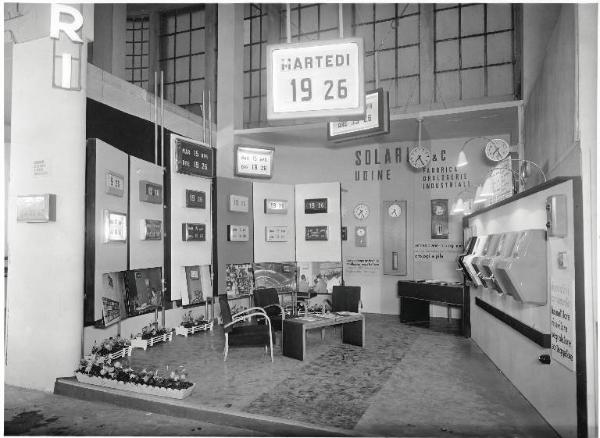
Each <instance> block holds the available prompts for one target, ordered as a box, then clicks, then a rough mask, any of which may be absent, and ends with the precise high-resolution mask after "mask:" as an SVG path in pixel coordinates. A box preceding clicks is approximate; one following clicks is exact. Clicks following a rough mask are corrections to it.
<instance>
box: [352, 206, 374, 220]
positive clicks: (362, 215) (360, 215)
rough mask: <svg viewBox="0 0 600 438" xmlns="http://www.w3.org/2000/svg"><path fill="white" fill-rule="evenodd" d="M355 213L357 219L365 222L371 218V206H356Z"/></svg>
mask: <svg viewBox="0 0 600 438" xmlns="http://www.w3.org/2000/svg"><path fill="white" fill-rule="evenodd" d="M353 213H354V217H355V218H356V219H359V220H364V219H366V218H368V217H369V214H371V211H370V210H369V206H368V205H367V204H365V203H362V202H361V203H359V204H356V207H354V211H353Z"/></svg>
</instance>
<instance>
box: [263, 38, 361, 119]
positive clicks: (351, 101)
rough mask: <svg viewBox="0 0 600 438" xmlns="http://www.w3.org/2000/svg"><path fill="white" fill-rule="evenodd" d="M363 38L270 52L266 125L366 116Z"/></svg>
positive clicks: (276, 48)
mask: <svg viewBox="0 0 600 438" xmlns="http://www.w3.org/2000/svg"><path fill="white" fill-rule="evenodd" d="M363 55H364V51H363V40H362V38H346V39H340V40H330V41H310V42H307V43H295V44H276V45H270V46H267V119H268V120H282V119H299V118H326V117H329V118H332V117H336V118H345V119H357V118H358V119H362V118H363V117H364V114H365V90H364V66H363Z"/></svg>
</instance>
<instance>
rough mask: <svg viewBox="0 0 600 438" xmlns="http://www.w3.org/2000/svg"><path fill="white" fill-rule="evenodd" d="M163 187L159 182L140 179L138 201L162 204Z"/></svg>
mask: <svg viewBox="0 0 600 438" xmlns="http://www.w3.org/2000/svg"><path fill="white" fill-rule="evenodd" d="M162 194H163V189H162V185H161V184H156V183H152V182H150V181H144V180H140V201H141V202H149V203H151V204H162V201H163V195H162Z"/></svg>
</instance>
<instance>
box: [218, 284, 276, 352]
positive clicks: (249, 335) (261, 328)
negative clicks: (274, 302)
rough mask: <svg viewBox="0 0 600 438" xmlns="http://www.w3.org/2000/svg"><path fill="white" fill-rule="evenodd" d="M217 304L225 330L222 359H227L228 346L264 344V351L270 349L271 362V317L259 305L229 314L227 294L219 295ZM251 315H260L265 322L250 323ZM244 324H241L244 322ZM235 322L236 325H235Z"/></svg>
mask: <svg viewBox="0 0 600 438" xmlns="http://www.w3.org/2000/svg"><path fill="white" fill-rule="evenodd" d="M219 305H220V307H221V319H222V320H223V330H224V331H225V348H224V351H223V361H226V360H227V353H228V352H229V347H230V346H232V347H233V346H238V347H242V346H252V345H264V346H265V352H267V353H268V349H269V348H270V349H271V362H273V340H274V333H273V332H272V330H271V319H270V318H269V316H268V315H267V313H266V312H265V311H264V309H262V308H260V307H251V308H249V309H246V310H242V311H241V312H238V313H236V314H234V315H232V314H231V308H230V307H229V301H228V300H227V295H220V296H219ZM253 316H260V317H262V318H264V319H265V322H266V323H265V324H256V323H252V320H251V318H252V317H253ZM244 322H245V324H241V323H244ZM236 324H237V325H236Z"/></svg>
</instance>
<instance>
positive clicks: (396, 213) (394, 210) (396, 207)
mask: <svg viewBox="0 0 600 438" xmlns="http://www.w3.org/2000/svg"><path fill="white" fill-rule="evenodd" d="M388 215H389V216H390V217H400V215H402V207H401V206H400V204H396V203H394V204H391V205H390V206H389V207H388Z"/></svg>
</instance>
